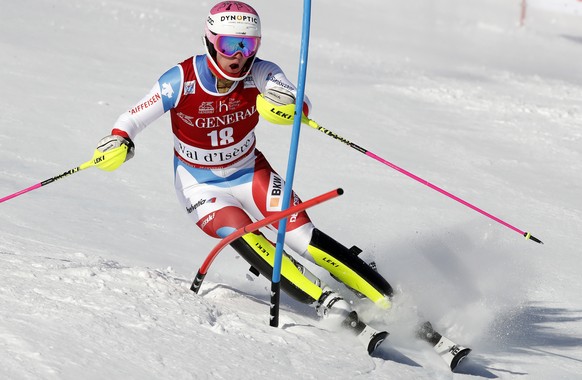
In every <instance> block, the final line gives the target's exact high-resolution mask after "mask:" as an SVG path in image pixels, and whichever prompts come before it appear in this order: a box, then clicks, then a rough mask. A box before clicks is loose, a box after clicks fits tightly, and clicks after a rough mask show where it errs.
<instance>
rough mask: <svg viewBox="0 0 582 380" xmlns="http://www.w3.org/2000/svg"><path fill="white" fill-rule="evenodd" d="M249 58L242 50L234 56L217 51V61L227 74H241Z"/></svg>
mask: <svg viewBox="0 0 582 380" xmlns="http://www.w3.org/2000/svg"><path fill="white" fill-rule="evenodd" d="M247 60H248V58H245V57H244V56H243V55H242V53H241V52H238V53H236V54H235V55H233V56H232V57H230V58H229V57H225V56H224V55H222V54H220V53H217V54H216V62H217V63H218V65H219V66H220V68H221V69H222V70H223V71H224V72H225V74H228V75H232V76H236V75H237V74H239V73H240V72H241V70H242V68H243V67H244V65H245V63H246V62H247Z"/></svg>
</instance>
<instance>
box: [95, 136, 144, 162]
mask: <svg viewBox="0 0 582 380" xmlns="http://www.w3.org/2000/svg"><path fill="white" fill-rule="evenodd" d="M122 145H125V146H127V155H126V156H125V161H124V162H126V161H127V160H129V159H131V158H132V157H133V156H134V154H135V145H134V144H133V141H131V139H130V138H129V136H128V137H124V136H120V135H116V134H112V135H109V136H106V137H103V138H102V139H101V140H100V141H99V143H97V150H98V151H100V152H107V151H108V150H111V149H114V148H119V147H120V146H122Z"/></svg>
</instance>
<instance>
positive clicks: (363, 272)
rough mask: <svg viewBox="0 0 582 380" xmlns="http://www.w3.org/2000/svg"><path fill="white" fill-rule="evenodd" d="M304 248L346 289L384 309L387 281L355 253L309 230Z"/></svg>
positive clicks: (387, 299)
mask: <svg viewBox="0 0 582 380" xmlns="http://www.w3.org/2000/svg"><path fill="white" fill-rule="evenodd" d="M307 251H308V252H309V253H310V254H311V256H312V257H313V260H314V261H315V263H316V264H317V265H319V266H321V267H323V268H324V269H326V270H327V271H329V273H330V274H331V275H332V276H333V277H335V278H336V279H338V280H339V281H341V282H343V283H344V284H345V285H346V286H348V287H349V288H351V289H353V290H355V291H357V292H359V293H361V294H363V295H365V296H366V297H368V298H369V299H370V300H372V301H373V302H374V303H376V304H377V305H378V306H380V307H381V308H384V309H388V308H389V307H390V306H391V302H390V297H392V295H393V293H394V292H393V290H392V287H391V286H390V284H389V283H388V282H387V281H386V280H385V279H384V277H382V276H381V275H380V274H379V273H378V272H377V271H375V270H374V269H373V268H372V267H370V265H368V264H367V263H366V262H364V261H363V260H362V259H360V258H359V257H358V256H357V254H354V253H353V252H352V251H351V250H349V249H348V248H346V247H345V246H343V245H342V244H340V243H338V242H337V241H335V240H334V239H332V238H331V237H329V236H327V235H326V234H324V233H323V232H321V231H319V230H318V229H317V228H315V229H314V230H313V235H312V236H311V242H310V243H309V246H308V247H307Z"/></svg>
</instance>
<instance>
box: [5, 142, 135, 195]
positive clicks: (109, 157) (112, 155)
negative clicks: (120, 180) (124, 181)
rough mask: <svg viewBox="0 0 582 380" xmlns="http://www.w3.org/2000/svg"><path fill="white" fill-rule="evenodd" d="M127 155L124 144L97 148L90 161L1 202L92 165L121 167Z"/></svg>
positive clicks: (107, 169)
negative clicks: (103, 150)
mask: <svg viewBox="0 0 582 380" xmlns="http://www.w3.org/2000/svg"><path fill="white" fill-rule="evenodd" d="M126 155H127V146H125V145H122V146H120V147H118V148H115V149H111V150H108V151H107V152H101V151H99V150H95V153H94V154H93V158H92V159H90V160H89V161H87V162H84V163H82V164H81V165H79V166H77V167H76V168H73V169H70V170H67V171H66V172H64V173H63V174H59V175H57V176H54V177H52V178H49V179H45V180H44V181H42V182H39V183H37V184H35V185H32V186H30V187H27V188H26V189H22V190H20V191H17V192H16V193H14V194H10V195H7V196H5V197H4V198H0V203H2V202H5V201H7V200H10V199H12V198H16V197H17V196H19V195H22V194H25V193H28V192H29V191H32V190H36V189H38V188H40V187H42V186H46V185H48V184H51V183H53V182H55V181H58V180H59V179H61V178H65V177H68V176H70V175H72V174H75V173H77V172H79V171H81V170H84V169H87V168H90V167H92V166H96V167H98V168H99V169H101V170H105V171H113V170H115V169H117V168H118V167H119V165H121V164H122V163H123V162H124V161H125V156H126Z"/></svg>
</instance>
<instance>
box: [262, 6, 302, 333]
mask: <svg viewBox="0 0 582 380" xmlns="http://www.w3.org/2000/svg"><path fill="white" fill-rule="evenodd" d="M310 27H311V0H304V1H303V28H302V31H301V53H300V56H299V78H298V80H297V97H296V99H295V120H294V122H293V131H292V134H291V146H290V148H289V160H288V161H287V175H286V178H285V188H284V190H283V204H282V206H281V209H282V210H285V209H287V208H288V207H289V204H290V202H291V192H292V191H293V177H294V176H295V164H296V162H297V148H298V146H299V132H300V130H301V115H302V114H303V99H304V97H305V80H306V77H307V56H308V53H309V30H310ZM286 230H287V218H285V219H283V220H281V221H280V222H279V230H278V232H277V246H276V249H275V263H274V265H273V276H272V278H271V310H270V321H269V323H270V325H271V326H273V327H277V326H279V300H280V297H281V263H282V261H283V246H284V245H285V231H286Z"/></svg>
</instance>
